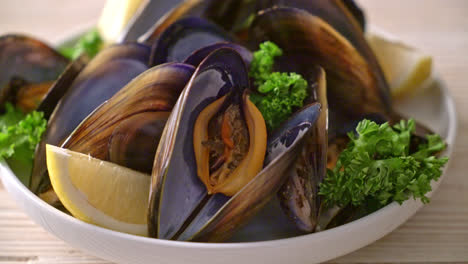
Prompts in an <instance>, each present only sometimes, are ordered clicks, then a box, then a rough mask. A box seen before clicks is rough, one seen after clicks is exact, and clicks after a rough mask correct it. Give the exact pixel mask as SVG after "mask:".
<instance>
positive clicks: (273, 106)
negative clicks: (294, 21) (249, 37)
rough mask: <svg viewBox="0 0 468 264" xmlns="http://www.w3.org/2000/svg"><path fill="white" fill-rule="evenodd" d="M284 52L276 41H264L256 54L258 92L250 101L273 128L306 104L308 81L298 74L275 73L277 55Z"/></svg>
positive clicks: (252, 67) (253, 71)
mask: <svg viewBox="0 0 468 264" xmlns="http://www.w3.org/2000/svg"><path fill="white" fill-rule="evenodd" d="M281 55H283V51H282V50H281V49H280V48H279V47H278V46H277V45H276V44H274V43H273V42H270V41H267V42H264V43H262V44H260V49H259V50H258V51H256V52H255V53H254V55H253V60H252V63H251V65H250V76H251V77H252V78H253V79H254V84H255V86H256V87H257V91H258V93H252V94H251V95H250V100H251V101H252V102H253V103H254V104H255V105H256V106H257V108H258V109H259V110H260V112H261V113H262V115H263V118H264V119H265V123H266V125H267V127H268V129H269V130H272V129H274V128H276V127H278V126H279V125H280V124H281V123H282V122H283V121H285V120H286V119H288V118H289V117H290V116H291V114H292V113H293V112H294V110H295V109H297V108H300V107H302V106H303V102H304V99H305V98H306V97H307V86H308V84H307V81H306V80H305V79H304V78H303V77H302V76H301V75H300V74H297V73H294V72H292V73H285V72H273V65H274V63H275V57H278V56H281Z"/></svg>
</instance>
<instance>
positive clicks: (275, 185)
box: [178, 104, 321, 242]
mask: <svg viewBox="0 0 468 264" xmlns="http://www.w3.org/2000/svg"><path fill="white" fill-rule="evenodd" d="M320 111H321V110H320V104H313V105H309V106H306V107H305V108H304V109H303V110H301V111H299V112H298V113H296V114H295V115H294V116H292V117H291V118H290V119H289V120H288V121H286V122H285V123H283V125H282V126H281V127H280V128H279V129H278V130H277V131H275V133H274V134H273V135H272V136H271V137H269V139H268V150H267V155H266V159H265V168H264V169H263V170H262V171H261V172H260V173H259V174H258V175H257V176H255V178H254V179H252V180H251V181H250V182H249V183H248V184H247V185H246V186H245V187H244V188H243V189H241V190H240V191H239V192H238V193H237V194H236V195H235V196H233V197H231V198H230V199H229V200H227V199H226V197H224V196H219V195H214V196H212V197H211V198H210V199H209V200H208V202H207V203H206V205H205V206H204V207H203V209H202V210H201V211H200V212H199V213H198V214H197V216H196V217H195V218H194V219H193V220H192V221H191V223H190V225H189V226H188V227H187V229H186V230H185V231H184V232H183V233H182V234H181V235H180V236H179V237H178V240H192V241H204V242H206V241H213V242H220V241H224V240H226V239H228V238H229V237H231V236H232V235H233V233H234V232H235V231H236V230H237V228H239V227H240V226H242V225H243V224H245V223H246V222H248V221H249V220H250V219H251V217H252V216H254V215H255V214H256V213H257V212H258V211H259V210H260V209H262V208H263V206H265V205H266V204H267V203H268V202H269V201H270V199H271V198H272V197H273V196H274V195H275V194H276V193H277V192H278V190H279V188H280V186H281V185H282V184H283V183H284V182H285V180H286V179H287V178H288V175H289V174H288V173H287V171H288V170H289V169H290V167H291V164H292V163H293V162H294V160H296V157H297V154H298V152H299V150H300V148H301V145H302V143H303V140H304V137H305V136H306V135H307V134H308V132H309V130H310V129H311V127H312V126H313V125H314V123H315V121H316V120H317V118H318V116H319V114H320Z"/></svg>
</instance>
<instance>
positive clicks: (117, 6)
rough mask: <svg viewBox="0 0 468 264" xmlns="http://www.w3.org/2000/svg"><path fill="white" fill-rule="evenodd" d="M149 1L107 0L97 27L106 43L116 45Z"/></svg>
mask: <svg viewBox="0 0 468 264" xmlns="http://www.w3.org/2000/svg"><path fill="white" fill-rule="evenodd" d="M147 1H148V0H107V1H106V4H105V6H104V8H103V10H102V13H101V17H100V18H99V22H98V26H97V28H98V31H99V34H100V36H101V37H102V39H103V40H104V43H105V44H112V43H115V42H116V41H117V38H118V37H119V36H120V34H121V33H122V31H123V30H124V29H125V27H126V26H127V24H128V23H129V21H130V20H131V19H132V17H133V16H134V15H135V14H136V12H137V11H138V10H139V9H140V7H141V6H143V4H144V3H145V2H147Z"/></svg>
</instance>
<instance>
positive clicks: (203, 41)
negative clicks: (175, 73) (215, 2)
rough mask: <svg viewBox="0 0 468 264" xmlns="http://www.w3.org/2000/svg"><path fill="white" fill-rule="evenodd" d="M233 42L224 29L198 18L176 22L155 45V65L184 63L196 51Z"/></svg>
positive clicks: (153, 57)
mask: <svg viewBox="0 0 468 264" xmlns="http://www.w3.org/2000/svg"><path fill="white" fill-rule="evenodd" d="M226 41H227V42H233V41H234V38H233V37H231V36H230V35H229V34H228V33H227V32H226V31H224V30H223V29H222V28H220V27H219V26H217V25H216V24H214V23H213V22H210V21H208V20H205V19H203V18H198V17H188V18H184V19H181V20H178V21H176V22H175V23H174V24H172V25H171V26H170V27H169V28H167V29H166V30H165V31H164V32H163V33H162V34H161V36H160V38H159V39H158V40H157V42H156V43H155V44H154V48H153V51H152V55H151V62H152V64H153V65H159V64H162V63H166V62H183V61H184V60H185V59H186V58H187V57H189V56H190V54H192V53H193V52H195V51H196V50H199V49H201V48H203V47H205V46H208V45H212V44H214V43H217V42H226Z"/></svg>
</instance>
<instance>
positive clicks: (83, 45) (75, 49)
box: [60, 29, 103, 60]
mask: <svg viewBox="0 0 468 264" xmlns="http://www.w3.org/2000/svg"><path fill="white" fill-rule="evenodd" d="M102 44H103V42H102V38H101V36H100V35H99V33H98V31H97V30H96V29H93V30H91V31H89V32H88V33H86V34H85V35H83V36H82V37H81V38H80V39H79V40H78V41H77V42H76V44H75V45H73V46H65V47H62V48H60V53H62V55H63V56H65V57H67V58H69V59H72V60H74V59H76V58H78V57H79V56H81V54H83V53H86V54H87V55H88V56H89V57H90V58H92V57H94V56H96V54H97V53H98V52H99V51H100V50H101V47H102Z"/></svg>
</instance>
